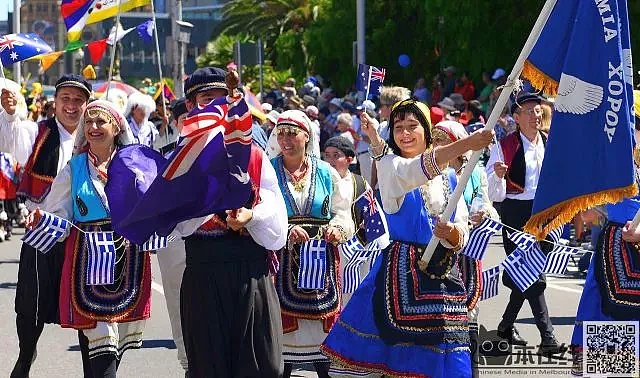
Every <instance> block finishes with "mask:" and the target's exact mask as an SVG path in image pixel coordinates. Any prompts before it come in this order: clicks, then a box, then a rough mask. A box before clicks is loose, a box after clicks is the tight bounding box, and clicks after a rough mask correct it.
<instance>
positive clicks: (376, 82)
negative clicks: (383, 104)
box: [356, 64, 386, 99]
mask: <svg viewBox="0 0 640 378" xmlns="http://www.w3.org/2000/svg"><path fill="white" fill-rule="evenodd" d="M385 73H386V71H385V69H384V68H378V67H374V66H370V65H367V64H359V65H358V77H357V79H356V89H357V90H359V91H363V92H365V99H368V98H369V95H370V94H371V95H373V96H376V97H377V96H379V95H380V92H381V91H382V83H384V76H385Z"/></svg>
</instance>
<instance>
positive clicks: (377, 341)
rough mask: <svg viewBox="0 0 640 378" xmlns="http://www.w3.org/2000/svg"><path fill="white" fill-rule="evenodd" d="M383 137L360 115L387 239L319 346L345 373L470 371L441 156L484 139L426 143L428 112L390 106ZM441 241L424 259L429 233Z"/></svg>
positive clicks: (455, 223)
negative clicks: (374, 167)
mask: <svg viewBox="0 0 640 378" xmlns="http://www.w3.org/2000/svg"><path fill="white" fill-rule="evenodd" d="M389 119H390V125H389V126H390V130H391V135H390V137H389V140H388V142H384V141H383V140H381V139H380V137H379V136H378V135H377V132H376V127H375V126H376V125H375V122H374V120H372V119H370V118H369V117H368V116H366V115H364V114H363V116H362V125H363V129H364V130H365V131H366V132H367V134H368V136H369V137H370V139H371V141H372V143H371V152H372V153H371V155H372V157H373V158H374V159H375V160H376V161H377V163H376V164H377V168H378V177H379V179H380V180H379V183H380V195H381V199H382V206H383V210H384V212H385V215H386V218H387V223H388V226H389V236H390V239H391V240H393V242H392V243H391V245H390V246H389V247H387V248H386V249H385V250H384V251H383V254H382V256H381V257H380V258H378V260H377V261H376V263H375V264H374V266H373V268H372V270H371V272H370V273H369V275H367V277H366V278H365V280H364V281H363V282H362V283H361V285H360V286H359V287H358V289H357V291H356V292H355V293H354V295H353V297H352V298H351V300H350V302H349V304H348V305H347V307H346V308H345V309H344V311H343V313H342V315H341V317H340V319H338V321H337V323H336V324H335V325H334V327H333V329H332V330H331V332H330V334H329V336H328V337H327V339H326V340H325V342H324V344H323V346H322V351H323V352H324V353H325V354H326V355H327V356H329V357H330V358H331V359H332V360H333V361H334V362H336V363H337V364H338V365H341V366H342V367H343V368H345V369H348V370H353V373H359V374H361V375H362V374H366V373H369V374H383V375H389V376H402V377H425V376H429V377H470V376H471V359H470V352H469V329H468V317H467V305H466V301H467V295H466V290H465V287H464V284H463V283H462V280H461V277H460V272H459V270H458V265H457V260H458V255H459V252H460V250H461V249H462V247H463V246H464V244H465V242H466V240H467V238H468V226H467V222H468V212H467V207H466V204H465V202H464V199H462V198H461V199H460V200H459V201H458V202H457V203H456V210H455V213H454V215H453V216H452V217H451V219H441V215H442V213H443V212H444V210H445V208H446V207H447V205H448V203H449V200H450V197H451V193H452V192H453V190H454V188H455V186H456V185H457V177H456V174H455V171H454V170H452V169H443V170H441V168H440V167H444V166H446V164H447V162H449V161H450V160H452V159H455V158H457V157H458V156H459V155H462V154H463V153H465V152H466V151H468V150H476V149H480V148H483V147H484V146H486V145H487V144H489V142H490V140H491V137H492V133H491V132H488V131H487V132H481V133H477V134H474V135H472V136H470V137H467V138H465V139H461V140H460V141H458V142H455V143H452V144H450V145H447V146H444V147H440V148H438V149H433V148H432V142H433V140H432V136H431V120H430V112H429V108H428V107H427V106H426V105H424V104H422V103H420V102H416V101H414V100H405V101H401V102H398V103H396V104H395V105H394V107H393V110H392V112H391V116H390V118H389ZM434 236H435V237H437V238H439V239H440V243H439V245H438V247H437V248H436V251H435V253H434V255H433V257H432V258H431V261H430V262H429V263H428V264H426V263H423V262H422V261H421V256H422V254H423V253H424V251H425V248H426V246H427V244H428V243H429V241H430V239H431V238H432V237H434Z"/></svg>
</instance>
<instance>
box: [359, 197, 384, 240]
mask: <svg viewBox="0 0 640 378" xmlns="http://www.w3.org/2000/svg"><path fill="white" fill-rule="evenodd" d="M355 204H356V206H357V207H358V208H359V209H361V210H362V214H363V218H364V228H365V236H366V238H367V244H368V243H371V242H372V241H374V240H376V239H378V238H380V237H382V236H383V235H385V234H386V233H387V228H386V226H385V224H386V222H385V221H384V220H383V219H382V217H383V215H382V214H381V212H380V209H379V208H378V204H377V201H376V198H375V196H374V195H373V191H372V190H371V189H368V190H367V191H365V192H364V193H362V195H361V196H360V197H359V198H358V199H356V200H355Z"/></svg>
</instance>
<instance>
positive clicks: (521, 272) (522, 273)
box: [500, 248, 541, 291]
mask: <svg viewBox="0 0 640 378" xmlns="http://www.w3.org/2000/svg"><path fill="white" fill-rule="evenodd" d="M500 265H502V268H504V270H506V271H507V273H509V276H510V277H511V280H512V281H513V282H514V283H515V284H516V286H518V288H519V289H520V290H521V291H525V290H527V289H528V288H529V287H530V286H531V285H533V284H534V282H536V281H537V280H538V277H539V276H540V273H541V270H536V269H535V268H534V267H533V266H531V265H530V264H529V262H527V259H526V253H525V252H524V251H523V250H522V249H520V248H518V249H516V250H515V251H514V252H513V253H512V254H510V255H509V256H507V258H506V259H505V260H504V261H503V262H502V263H500Z"/></svg>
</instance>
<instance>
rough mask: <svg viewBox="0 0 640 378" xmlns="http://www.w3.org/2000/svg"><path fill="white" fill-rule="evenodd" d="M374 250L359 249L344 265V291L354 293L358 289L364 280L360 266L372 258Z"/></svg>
mask: <svg viewBox="0 0 640 378" xmlns="http://www.w3.org/2000/svg"><path fill="white" fill-rule="evenodd" d="M373 252H374V251H367V250H359V251H357V252H356V253H355V254H354V255H353V256H351V258H350V259H349V261H348V262H347V264H346V265H345V266H344V286H343V288H342V292H343V293H353V292H354V291H356V289H357V288H358V286H359V285H360V282H361V281H362V277H360V267H361V266H362V264H364V263H365V262H366V261H367V260H369V259H370V258H371V255H372V254H373Z"/></svg>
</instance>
